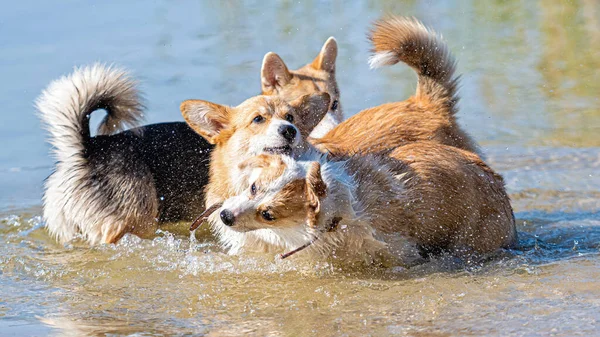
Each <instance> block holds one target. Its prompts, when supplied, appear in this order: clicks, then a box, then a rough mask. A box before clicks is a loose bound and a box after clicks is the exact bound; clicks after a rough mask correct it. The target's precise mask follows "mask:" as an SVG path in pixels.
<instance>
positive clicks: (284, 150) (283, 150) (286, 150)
mask: <svg viewBox="0 0 600 337" xmlns="http://www.w3.org/2000/svg"><path fill="white" fill-rule="evenodd" d="M264 151H265V152H268V153H272V154H286V155H290V154H291V153H292V147H291V146H289V145H285V146H275V147H266V148H265V149H264Z"/></svg>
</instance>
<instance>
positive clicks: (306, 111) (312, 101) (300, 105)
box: [290, 92, 331, 137]
mask: <svg viewBox="0 0 600 337" xmlns="http://www.w3.org/2000/svg"><path fill="white" fill-rule="evenodd" d="M330 100H331V97H330V96H329V94H328V93H326V92H318V93H314V94H309V95H304V96H302V97H299V98H297V99H295V100H293V101H292V102H290V105H291V106H292V107H293V108H294V109H295V110H296V111H297V113H298V116H299V117H300V119H299V120H298V121H297V122H296V123H297V124H299V125H298V126H300V127H299V129H300V130H301V132H303V134H302V136H304V137H308V135H309V134H310V132H312V130H313V129H314V128H315V127H316V126H317V124H319V122H321V120H322V119H323V117H325V115H326V114H327V111H329V101H330ZM304 132H308V133H307V134H304Z"/></svg>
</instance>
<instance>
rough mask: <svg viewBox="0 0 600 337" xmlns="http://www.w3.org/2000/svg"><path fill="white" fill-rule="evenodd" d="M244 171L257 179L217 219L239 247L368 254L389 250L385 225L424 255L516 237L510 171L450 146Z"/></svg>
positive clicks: (257, 164)
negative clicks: (507, 180) (507, 185)
mask: <svg viewBox="0 0 600 337" xmlns="http://www.w3.org/2000/svg"><path fill="white" fill-rule="evenodd" d="M400 158H402V159H400ZM240 169H242V170H247V171H249V173H248V174H246V177H248V179H249V184H248V185H249V187H248V188H246V189H245V190H244V191H242V192H240V193H239V194H237V195H235V196H232V197H230V198H227V199H226V200H225V201H224V202H223V204H222V206H221V207H220V208H219V209H216V210H215V212H214V213H212V215H210V217H209V218H208V219H209V222H210V223H212V224H213V228H217V229H218V230H219V238H220V240H221V242H222V244H223V245H224V246H225V247H226V248H227V249H228V250H229V252H230V253H232V254H238V253H241V252H247V251H261V252H284V251H290V250H292V251H294V250H295V249H297V248H298V247H301V248H304V247H306V248H307V249H305V253H303V254H310V256H311V257H312V258H323V257H333V256H335V257H338V258H340V259H343V260H347V261H366V262H369V261H375V260H377V259H378V258H380V257H384V256H387V255H389V252H388V251H387V244H386V243H385V242H383V241H380V240H378V239H377V237H378V235H377V233H380V234H383V233H388V234H389V233H397V234H400V235H403V236H405V237H406V238H409V239H411V240H412V241H414V242H415V243H416V244H417V245H418V246H419V247H420V248H421V249H422V251H423V252H425V253H436V252H439V251H449V252H452V253H459V254H465V253H466V254H469V253H488V252H492V251H494V250H496V249H499V248H507V247H510V246H512V245H513V244H514V242H515V239H516V231H515V223H514V218H513V213H512V209H511V207H510V202H509V198H508V196H507V195H506V192H505V190H504V185H503V181H502V178H501V177H500V176H498V175H497V174H495V173H494V172H493V171H492V170H491V169H490V168H489V167H487V166H486V165H485V164H484V163H483V162H482V161H481V160H480V159H479V158H478V157H477V156H476V155H473V154H471V153H469V152H467V151H464V150H460V149H457V148H454V147H451V146H447V145H441V144H437V143H434V142H423V143H419V142H416V143H414V144H411V145H409V146H406V147H400V148H398V149H397V150H396V151H394V153H393V154H392V156H391V157H386V156H374V155H369V156H355V157H352V158H350V159H348V160H345V161H341V162H334V161H329V160H327V159H325V158H324V157H323V156H322V155H321V154H318V153H316V152H308V153H307V154H305V156H304V157H303V158H302V159H301V160H295V159H293V158H291V157H288V156H285V155H283V156H281V155H260V156H257V157H253V158H250V159H248V160H246V161H244V162H242V163H241V164H240Z"/></svg>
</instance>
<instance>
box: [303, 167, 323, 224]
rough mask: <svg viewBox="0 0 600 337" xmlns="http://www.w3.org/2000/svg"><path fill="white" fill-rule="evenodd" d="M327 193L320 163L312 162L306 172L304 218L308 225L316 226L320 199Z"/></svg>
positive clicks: (319, 210)
mask: <svg viewBox="0 0 600 337" xmlns="http://www.w3.org/2000/svg"><path fill="white" fill-rule="evenodd" d="M326 195H327V185H326V184H325V181H323V176H321V164H319V162H316V161H315V162H312V163H310V166H309V167H308V172H307V173H306V209H307V217H306V220H307V222H308V225H309V226H310V227H312V228H316V227H317V225H318V220H319V213H320V212H321V199H323V198H324V197H325V196H326Z"/></svg>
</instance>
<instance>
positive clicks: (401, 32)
mask: <svg viewBox="0 0 600 337" xmlns="http://www.w3.org/2000/svg"><path fill="white" fill-rule="evenodd" d="M370 40H371V42H372V44H373V51H374V54H373V56H372V57H371V58H370V61H369V63H370V65H371V68H379V67H381V66H384V65H392V64H396V63H398V62H403V63H405V64H407V65H408V66H410V67H411V68H413V69H414V70H415V72H416V73H417V78H418V81H417V91H416V94H415V95H414V96H412V97H410V98H408V99H407V100H405V101H401V102H393V103H386V104H382V105H379V106H376V107H373V108H369V109H366V110H362V111H360V112H359V113H357V114H355V115H354V116H352V117H350V118H349V119H348V120H346V121H345V122H344V123H343V124H342V125H340V126H338V127H336V128H334V129H333V130H332V131H330V132H328V133H327V134H325V135H324V136H323V137H321V138H319V139H312V138H311V139H310V141H311V143H313V145H315V146H316V147H317V148H318V149H320V150H321V151H323V152H327V153H330V154H332V155H334V156H335V155H348V154H354V153H363V154H364V153H377V152H384V151H387V150H388V149H393V148H396V147H398V146H401V145H404V144H407V143H410V142H414V141H434V142H437V143H440V144H445V145H450V146H454V147H457V148H460V149H464V150H467V151H471V152H474V153H478V147H477V145H476V143H475V142H474V141H473V140H472V139H471V137H470V136H469V135H468V134H467V133H466V132H465V131H464V130H462V129H461V128H460V126H459V125H458V123H457V120H456V112H457V102H458V100H459V97H458V95H457V87H458V85H459V76H456V75H455V68H456V62H455V60H454V58H453V56H452V54H451V53H450V51H449V50H448V46H447V45H446V43H445V42H444V41H443V40H442V38H441V37H440V36H438V35H437V34H436V33H435V32H434V31H433V30H431V29H429V28H427V27H425V26H424V25H423V24H422V23H421V22H419V21H418V20H416V19H414V18H404V17H394V16H390V17H387V18H383V19H380V20H379V21H377V22H375V24H374V25H373V28H372V30H371V34H370ZM356 138H359V139H360V142H356V141H355V139H356Z"/></svg>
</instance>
